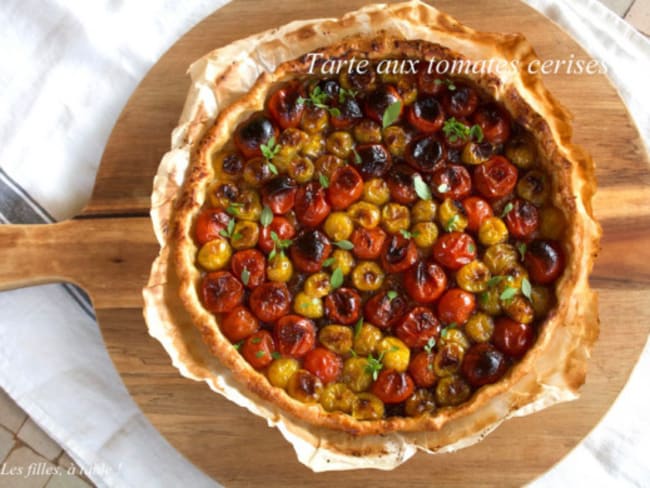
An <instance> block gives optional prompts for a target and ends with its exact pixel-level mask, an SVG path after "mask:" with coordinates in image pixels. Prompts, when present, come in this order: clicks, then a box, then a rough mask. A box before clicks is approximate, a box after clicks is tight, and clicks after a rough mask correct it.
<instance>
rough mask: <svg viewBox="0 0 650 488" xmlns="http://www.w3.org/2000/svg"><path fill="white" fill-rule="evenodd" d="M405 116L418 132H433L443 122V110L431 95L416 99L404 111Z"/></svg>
mask: <svg viewBox="0 0 650 488" xmlns="http://www.w3.org/2000/svg"><path fill="white" fill-rule="evenodd" d="M406 118H407V120H408V121H409V124H411V125H412V126H413V127H415V128H416V129H417V130H419V131H420V132H424V133H433V132H437V131H439V130H440V128H441V127H442V124H443V123H444V122H445V112H444V111H443V110H442V106H441V105H440V103H438V100H436V99H435V98H433V97H425V98H420V99H419V100H416V101H415V102H414V103H413V104H412V105H411V106H410V107H409V108H408V112H407V113H406Z"/></svg>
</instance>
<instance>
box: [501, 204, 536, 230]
mask: <svg viewBox="0 0 650 488" xmlns="http://www.w3.org/2000/svg"><path fill="white" fill-rule="evenodd" d="M504 220H505V223H506V225H507V226H508V231H509V232H510V235H511V236H513V237H515V238H516V239H526V240H527V239H530V238H531V237H532V235H533V233H534V232H535V231H536V230H537V227H539V212H538V211H537V207H535V205H533V204H532V203H530V202H528V201H526V200H522V199H521V198H515V199H514V200H513V201H512V209H511V210H510V211H509V212H508V213H507V214H506V217H505V219H504Z"/></svg>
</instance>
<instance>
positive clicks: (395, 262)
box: [381, 234, 418, 273]
mask: <svg viewBox="0 0 650 488" xmlns="http://www.w3.org/2000/svg"><path fill="white" fill-rule="evenodd" d="M417 259H418V250H417V247H416V246H415V242H413V240H412V239H407V238H406V237H404V236H402V235H400V234H397V235H392V236H390V237H389V238H388V240H387V241H386V243H385V244H384V248H383V250H382V253H381V264H382V266H383V267H384V269H385V270H386V271H387V272H388V273H401V272H402V271H406V270H407V269H409V268H410V267H411V266H413V264H415V261H417Z"/></svg>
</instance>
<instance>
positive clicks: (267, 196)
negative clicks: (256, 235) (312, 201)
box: [262, 175, 297, 214]
mask: <svg viewBox="0 0 650 488" xmlns="http://www.w3.org/2000/svg"><path fill="white" fill-rule="evenodd" d="M296 192H297V188H296V182H295V181H293V180H292V179H291V178H289V177H288V176H286V175H282V176H276V177H275V178H273V179H272V180H270V181H268V182H267V183H266V184H265V185H264V187H263V188H262V202H264V204H265V205H268V207H269V208H270V209H271V210H272V211H273V213H274V214H286V213H287V212H289V211H290V210H291V209H292V208H293V206H294V204H295V202H296Z"/></svg>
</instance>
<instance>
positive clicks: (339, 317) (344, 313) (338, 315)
mask: <svg viewBox="0 0 650 488" xmlns="http://www.w3.org/2000/svg"><path fill="white" fill-rule="evenodd" d="M325 314H326V315H327V317H328V318H329V319H330V320H331V321H332V322H334V323H338V324H344V325H350V324H354V323H356V322H357V320H359V317H361V297H360V296H359V293H357V291H356V290H353V289H351V288H339V289H338V290H334V291H333V292H332V293H330V294H329V295H327V296H326V297H325Z"/></svg>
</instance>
